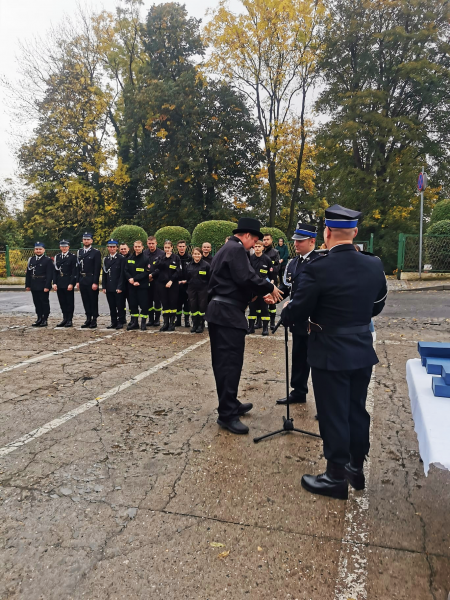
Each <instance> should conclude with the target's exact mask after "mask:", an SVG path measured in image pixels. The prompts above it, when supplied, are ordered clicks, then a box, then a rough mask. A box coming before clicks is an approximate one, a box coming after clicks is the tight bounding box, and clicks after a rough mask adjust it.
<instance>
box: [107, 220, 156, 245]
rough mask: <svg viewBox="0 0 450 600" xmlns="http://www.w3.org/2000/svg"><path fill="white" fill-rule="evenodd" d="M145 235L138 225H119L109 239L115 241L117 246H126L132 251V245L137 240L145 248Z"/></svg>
mask: <svg viewBox="0 0 450 600" xmlns="http://www.w3.org/2000/svg"><path fill="white" fill-rule="evenodd" d="M147 237H148V236H147V234H146V233H145V231H144V230H143V229H142V227H139V226H138V225H120V226H119V227H116V228H115V229H114V231H113V232H112V233H111V239H112V240H117V241H118V242H119V244H128V246H129V247H130V248H131V249H133V244H134V242H136V241H137V240H141V242H142V243H143V244H144V247H146V246H147Z"/></svg>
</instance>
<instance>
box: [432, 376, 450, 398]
mask: <svg viewBox="0 0 450 600" xmlns="http://www.w3.org/2000/svg"><path fill="white" fill-rule="evenodd" d="M432 386H433V394H434V395H435V396H437V397H439V398H450V385H447V384H446V383H445V381H444V379H443V377H433V383H432Z"/></svg>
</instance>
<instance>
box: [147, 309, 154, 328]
mask: <svg viewBox="0 0 450 600" xmlns="http://www.w3.org/2000/svg"><path fill="white" fill-rule="evenodd" d="M154 324H155V311H154V310H151V311H150V312H149V314H148V323H147V325H148V326H149V327H153V325H154Z"/></svg>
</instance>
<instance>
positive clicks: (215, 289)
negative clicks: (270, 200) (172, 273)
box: [206, 236, 273, 329]
mask: <svg viewBox="0 0 450 600" xmlns="http://www.w3.org/2000/svg"><path fill="white" fill-rule="evenodd" d="M271 292H273V284H272V283H270V282H269V281H267V280H266V279H265V278H264V279H263V278H262V277H260V276H259V275H258V274H257V273H255V270H254V268H253V267H252V266H251V264H250V260H249V257H248V254H247V252H246V250H245V248H244V246H243V245H242V242H241V241H240V239H239V238H237V237H235V236H231V237H230V239H229V240H228V242H227V243H226V244H224V245H223V246H222V247H221V248H220V250H219V251H218V252H217V254H215V256H214V258H213V261H212V264H211V278H210V280H209V288H208V296H209V299H210V300H211V298H213V297H214V296H226V297H229V298H231V299H232V300H235V301H238V302H239V303H240V304H241V307H239V306H235V305H233V304H226V303H224V302H214V301H213V302H210V303H209V305H208V309H207V311H206V320H207V321H208V323H215V324H217V325H223V326H225V327H234V328H236V329H247V328H248V325H247V320H246V318H245V308H246V306H247V305H248V303H249V302H250V301H251V299H252V297H253V296H255V295H258V296H265V295H266V294H270V293H271Z"/></svg>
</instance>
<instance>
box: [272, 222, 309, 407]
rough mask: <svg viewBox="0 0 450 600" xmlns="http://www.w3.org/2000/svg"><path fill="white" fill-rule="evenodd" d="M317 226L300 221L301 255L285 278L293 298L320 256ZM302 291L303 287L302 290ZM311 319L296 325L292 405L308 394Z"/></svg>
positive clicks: (297, 237) (296, 241)
mask: <svg viewBox="0 0 450 600" xmlns="http://www.w3.org/2000/svg"><path fill="white" fill-rule="evenodd" d="M316 237H317V229H316V227H314V225H310V224H309V223H300V222H299V223H297V228H296V230H295V232H294V235H293V236H292V239H293V240H294V246H295V251H296V253H297V256H296V257H295V258H293V259H292V260H291V261H289V263H288V265H287V267H286V271H285V275H284V280H285V284H286V286H288V287H290V295H291V299H292V298H293V297H294V294H295V293H296V291H297V289H298V282H299V280H300V275H301V273H302V272H303V269H304V268H305V267H306V265H307V264H308V263H309V262H310V261H312V260H314V259H315V258H317V257H318V256H319V254H318V253H317V252H316V251H315V250H314V247H315V245H316ZM299 293H300V294H301V293H302V290H299ZM308 329H309V327H308V321H307V320H306V321H304V322H303V323H298V324H297V325H296V324H294V325H293V326H292V327H291V332H292V369H291V373H292V375H291V387H292V388H293V390H292V392H291V393H290V394H289V404H303V403H305V402H306V395H307V393H308V378H309V364H308V360H307V358H308ZM286 403H287V399H286V398H282V399H281V400H277V404H286Z"/></svg>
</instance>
